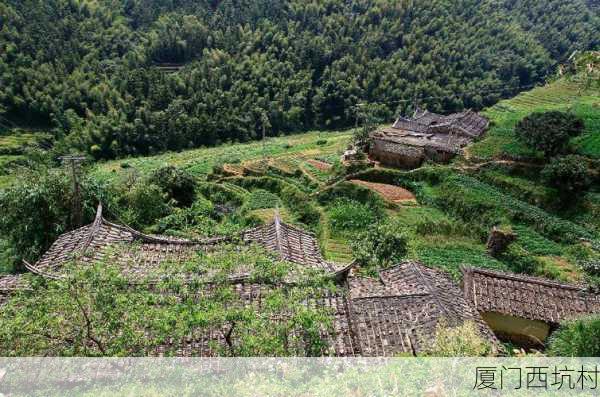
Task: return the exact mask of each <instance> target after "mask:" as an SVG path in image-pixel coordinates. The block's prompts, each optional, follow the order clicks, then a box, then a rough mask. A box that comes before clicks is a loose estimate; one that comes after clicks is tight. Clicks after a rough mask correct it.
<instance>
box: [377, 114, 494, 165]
mask: <svg viewBox="0 0 600 397" xmlns="http://www.w3.org/2000/svg"><path fill="white" fill-rule="evenodd" d="M488 125H489V121H488V120H487V119H486V118H485V117H483V116H481V115H479V114H477V113H475V112H473V111H471V110H467V111H465V112H462V113H455V114H451V115H448V116H442V115H439V114H436V113H431V112H429V111H427V110H420V109H417V110H416V111H415V113H414V115H413V116H412V117H411V118H405V117H400V118H399V119H398V120H396V122H395V123H394V124H393V125H392V126H391V127H386V128H382V129H380V130H377V131H376V132H374V133H373V134H371V136H370V146H369V157H370V158H371V159H372V160H375V161H378V162H379V163H381V164H383V165H386V166H390V167H396V168H404V169H413V168H417V167H419V166H420V165H421V164H422V163H423V162H424V161H434V162H440V163H446V162H448V161H450V160H451V159H452V158H453V157H454V156H456V155H457V154H459V153H460V152H461V150H462V148H463V147H465V146H466V145H468V144H469V143H471V142H473V141H474V140H475V139H477V138H479V137H480V136H481V135H483V133H484V132H485V131H486V129H487V128H488Z"/></svg>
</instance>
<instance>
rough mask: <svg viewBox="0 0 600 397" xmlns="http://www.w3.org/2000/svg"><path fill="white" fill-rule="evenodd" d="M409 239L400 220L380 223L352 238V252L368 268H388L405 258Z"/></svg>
mask: <svg viewBox="0 0 600 397" xmlns="http://www.w3.org/2000/svg"><path fill="white" fill-rule="evenodd" d="M408 240H409V238H408V234H407V233H406V231H405V230H403V229H402V225H401V223H400V222H399V221H390V222H384V223H378V224H375V225H371V226H369V227H368V228H367V230H366V231H365V232H363V233H361V234H359V235H358V236H357V237H356V238H355V239H353V240H352V242H351V246H352V253H353V256H354V258H355V259H356V260H357V262H358V263H359V264H360V265H361V266H362V267H363V268H365V269H367V270H374V269H381V268H387V267H390V266H393V265H394V264H396V263H398V262H400V261H402V259H404V257H405V256H406V253H407V250H408Z"/></svg>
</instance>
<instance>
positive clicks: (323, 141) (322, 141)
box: [317, 139, 327, 146]
mask: <svg viewBox="0 0 600 397" xmlns="http://www.w3.org/2000/svg"><path fill="white" fill-rule="evenodd" d="M317 145H319V146H323V145H327V139H319V140H318V141H317Z"/></svg>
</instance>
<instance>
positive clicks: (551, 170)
mask: <svg viewBox="0 0 600 397" xmlns="http://www.w3.org/2000/svg"><path fill="white" fill-rule="evenodd" d="M542 178H543V179H544V180H545V181H546V183H547V184H548V185H550V186H553V187H555V188H557V189H558V190H559V192H560V195H561V196H563V197H565V198H568V199H571V200H572V201H575V200H576V199H577V197H578V196H580V195H581V194H582V193H583V192H585V191H586V190H587V188H588V187H589V186H590V183H591V180H592V179H591V175H590V171H589V168H588V164H587V160H586V159H585V158H584V157H581V156H577V155H568V156H562V157H556V158H553V159H552V160H551V161H550V163H549V164H548V165H546V166H545V167H544V169H543V170H542Z"/></svg>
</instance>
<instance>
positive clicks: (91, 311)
mask: <svg viewBox="0 0 600 397" xmlns="http://www.w3.org/2000/svg"><path fill="white" fill-rule="evenodd" d="M116 254H118V252H117V253H116ZM108 257H112V256H111V255H109V256H108ZM240 264H243V268H244V270H247V271H248V274H249V277H250V278H249V280H248V281H249V282H251V281H258V280H260V281H261V282H262V284H234V283H232V282H230V281H229V279H228V276H229V275H230V274H231V273H232V272H235V271H236V270H239V269H240ZM291 266H292V265H291V264H289V263H284V262H278V261H274V260H273V259H272V258H271V257H270V256H268V255H267V254H265V253H264V252H263V251H261V250H260V249H258V248H256V247H249V248H248V249H242V250H236V249H235V248H234V247H225V248H224V249H223V250H220V251H218V252H213V253H202V254H199V255H198V257H196V258H193V259H192V260H190V261H189V262H188V263H186V264H184V266H183V267H182V266H181V264H179V265H178V266H176V265H175V264H172V263H163V264H161V266H160V267H159V268H157V269H155V270H153V271H151V272H148V274H146V275H145V276H144V277H142V278H133V276H132V275H131V274H129V275H126V274H125V273H124V271H123V269H124V268H121V267H119V266H118V265H116V264H114V263H111V261H110V260H107V261H106V262H99V263H96V264H95V265H82V264H81V263H72V264H70V265H69V266H68V268H66V269H65V272H64V274H66V275H68V277H66V278H65V279H61V280H45V279H41V278H37V277H33V276H32V277H31V279H30V284H31V288H30V289H28V290H23V291H21V292H20V293H19V294H17V295H16V296H14V297H13V298H12V299H11V300H9V302H8V303H7V304H6V305H4V306H2V307H1V308H0V355H3V356H32V355H35V356H39V355H43V356H146V355H156V354H162V355H166V356H171V355H176V354H178V353H180V352H181V351H182V350H183V351H186V352H187V353H188V354H191V355H206V354H209V355H220V356H271V355H276V356H287V355H317V354H319V355H320V354H322V353H323V352H324V351H326V349H327V343H326V341H325V339H324V338H323V335H324V334H326V332H327V330H328V328H329V327H330V325H331V313H330V312H329V311H328V310H327V309H323V308H320V307H318V306H317V305H312V304H310V302H311V301H314V300H315V299H319V296H321V295H323V294H327V293H329V292H331V291H333V287H332V286H330V283H329V281H327V279H326V278H324V276H323V275H322V274H318V273H311V272H309V273H303V272H292V270H293V269H291ZM290 273H293V274H294V275H295V277H296V281H297V282H296V283H294V284H288V283H285V281H286V280H285V277H288V275H289V274H290ZM207 281H210V283H208V282H207ZM307 302H308V303H307ZM209 335H210V336H211V338H210V339H211V341H210V342H202V341H203V338H202V337H207V336H209ZM205 339H206V338H205ZM190 341H191V343H190ZM202 343H204V344H202ZM193 345H196V346H195V347H194V346H193Z"/></svg>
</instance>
